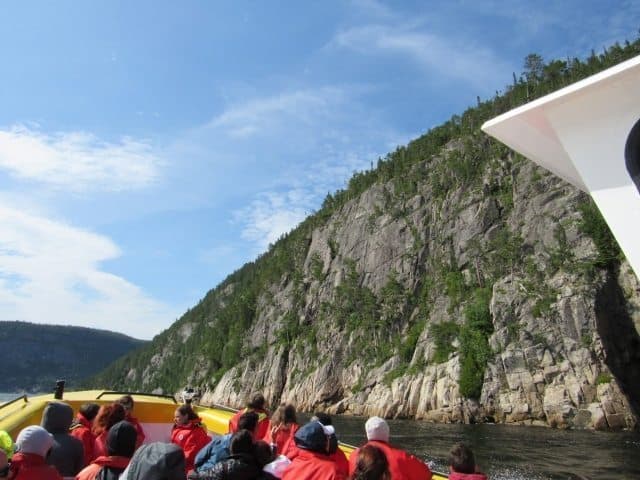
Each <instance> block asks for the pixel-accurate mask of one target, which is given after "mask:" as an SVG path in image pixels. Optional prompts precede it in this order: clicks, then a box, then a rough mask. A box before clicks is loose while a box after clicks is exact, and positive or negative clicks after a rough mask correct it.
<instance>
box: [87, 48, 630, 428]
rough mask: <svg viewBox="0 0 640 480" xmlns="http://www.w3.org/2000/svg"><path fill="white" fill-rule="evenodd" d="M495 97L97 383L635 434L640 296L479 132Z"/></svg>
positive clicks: (354, 184)
mask: <svg viewBox="0 0 640 480" xmlns="http://www.w3.org/2000/svg"><path fill="white" fill-rule="evenodd" d="M634 45H635V44H634ZM530 88H531V86H528V87H527V95H528V94H529V91H530ZM500 102H502V103H504V98H503V97H500V98H497V99H496V100H494V101H493V102H492V103H491V102H490V103H487V104H483V105H479V106H478V108H475V109H470V110H469V111H467V112H465V114H464V115H463V116H462V117H454V118H453V119H452V120H451V121H450V122H447V124H445V125H444V126H443V127H438V128H436V129H433V130H432V131H430V132H429V133H428V134H426V135H425V136H423V137H421V138H420V139H417V140H416V141H414V142H411V143H410V144H409V145H408V146H407V147H403V148H400V149H398V150H397V151H396V152H394V153H393V154H391V155H389V156H388V157H387V158H386V159H385V160H382V161H380V162H379V164H378V167H377V168H376V169H375V170H372V171H369V172H361V173H359V174H356V175H355V176H354V178H352V179H351V182H350V184H349V187H348V188H347V189H346V190H344V191H340V192H337V193H336V194H335V195H333V196H332V195H329V196H328V197H327V199H326V200H325V203H324V205H323V207H322V209H321V210H320V211H319V212H317V213H316V214H314V215H313V216H311V217H310V218H308V219H307V220H305V222H303V223H302V224H301V225H300V226H299V227H298V228H297V229H296V230H294V231H293V232H291V233H290V234H288V235H286V236H284V237H283V238H282V239H281V240H280V241H278V242H277V243H276V244H275V245H273V246H272V247H271V248H270V250H269V251H268V252H267V253H265V254H264V255H263V256H262V257H261V258H259V259H257V260H256V262H252V263H251V264H247V265H246V266H245V267H243V268H242V269H241V270H239V271H238V272H235V273H234V274H232V275H230V276H229V278H228V279H227V280H225V281H224V282H223V283H222V284H221V285H219V286H218V287H217V288H216V289H214V290H212V291H211V292H209V293H208V294H207V295H206V297H205V298H204V299H203V300H202V301H201V302H200V303H199V304H198V305H196V306H195V307H194V308H193V309H192V310H190V311H189V312H187V313H186V314H185V315H184V316H183V318H181V319H180V320H179V321H178V322H176V323H175V324H174V325H173V326H172V327H171V328H170V329H169V330H167V331H166V332H163V333H162V334H161V335H160V336H158V337H156V339H154V341H153V342H152V343H151V345H150V346H149V347H147V348H145V349H143V350H140V351H138V352H136V353H134V354H132V355H130V356H128V357H125V358H123V359H121V360H120V361H118V362H117V363H116V364H114V365H113V366H112V367H111V368H110V369H109V370H107V371H105V372H104V373H103V374H101V375H100V376H98V377H97V378H96V379H95V380H94V383H95V384H100V385H101V386H107V385H108V386H110V387H123V388H142V389H146V390H153V389H161V390H165V391H176V390H179V389H181V387H182V386H184V385H186V384H190V385H193V386H199V387H200V388H201V389H203V390H204V391H205V392H206V393H205V394H204V397H203V401H205V402H216V403H223V404H228V405H232V406H236V407H239V406H241V405H242V404H243V403H244V402H245V401H246V400H247V398H248V397H249V396H250V395H251V393H252V392H256V391H261V392H263V393H264V394H265V396H266V397H267V398H268V400H269V402H270V403H271V404H272V405H275V404H277V403H279V402H293V403H295V404H296V405H297V406H298V408H299V409H301V410H306V411H311V410H314V409H318V408H323V409H326V410H328V411H330V412H335V413H348V414H356V415H373V414H377V415H381V416H385V417H415V418H419V419H427V420H433V421H439V422H484V421H494V422H505V423H524V424H536V425H550V426H556V427H578V428H596V429H609V428H611V429H618V428H635V426H636V424H637V413H638V412H640V403H639V402H640V381H639V380H640V378H638V376H640V368H639V367H640V348H639V335H638V331H639V330H640V328H639V327H640V284H639V283H638V280H637V278H636V277H635V275H634V274H633V272H632V271H631V270H630V268H629V266H628V265H627V264H626V262H625V261H624V259H623V258H621V255H620V254H619V251H618V250H617V246H616V245H615V241H614V240H613V239H612V237H611V234H610V233H609V231H608V229H607V228H606V226H605V224H604V223H603V221H602V219H601V217H599V214H598V212H597V210H596V209H595V207H594V205H593V203H591V201H590V200H589V199H588V198H587V197H586V196H585V195H584V194H582V193H580V192H579V191H577V190H576V189H574V188H573V187H571V186H570V185H568V184H566V183H564V182H563V181H561V180H560V179H558V178H556V177H554V176H553V175H551V174H550V173H548V172H546V171H543V170H541V169H539V168H538V167H536V166H535V165H534V164H533V163H531V162H530V161H528V160H526V159H524V158H521V157H519V156H517V155H515V154H514V153H513V152H511V151H509V150H507V149H506V148H504V147H502V146H500V145H498V144H497V143H495V142H493V141H491V140H490V139H488V138H487V137H486V136H484V135H483V134H481V133H480V132H479V130H478V126H479V125H480V124H481V122H482V120H484V119H486V118H488V117H490V116H492V115H494V114H495V113H498V112H497V111H496V108H497V107H496V105H497V104H499V103H500ZM503 107H508V105H506V106H505V105H503ZM498 111H499V110H498Z"/></svg>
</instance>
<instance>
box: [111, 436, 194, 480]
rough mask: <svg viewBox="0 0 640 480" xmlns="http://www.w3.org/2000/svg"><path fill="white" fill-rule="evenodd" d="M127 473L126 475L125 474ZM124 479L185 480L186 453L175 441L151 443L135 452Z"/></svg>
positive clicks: (123, 475)
mask: <svg viewBox="0 0 640 480" xmlns="http://www.w3.org/2000/svg"><path fill="white" fill-rule="evenodd" d="M125 474H126V476H125ZM120 478H122V479H123V480H124V479H126V480H185V479H186V478H187V476H186V474H185V466H184V453H183V451H182V449H181V448H180V447H179V446H177V445H175V444H173V443H162V442H156V443H149V444H146V445H142V446H141V447H140V448H139V449H138V450H136V453H134V455H133V458H132V459H131V462H130V463H129V466H128V467H127V469H126V470H125V471H124V472H123V473H122V476H121V477H120Z"/></svg>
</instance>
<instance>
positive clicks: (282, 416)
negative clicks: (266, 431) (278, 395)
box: [271, 403, 298, 427]
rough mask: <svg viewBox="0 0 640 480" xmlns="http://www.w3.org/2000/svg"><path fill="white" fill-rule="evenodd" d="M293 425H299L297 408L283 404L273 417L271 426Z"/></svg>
mask: <svg viewBox="0 0 640 480" xmlns="http://www.w3.org/2000/svg"><path fill="white" fill-rule="evenodd" d="M291 423H298V419H297V417H296V407H294V406H293V405H291V404H290V403H289V404H286V405H285V404H284V403H281V404H280V406H279V407H278V408H277V409H276V411H275V412H274V413H273V415H272V416H271V425H272V426H274V427H276V426H278V425H288V424H291Z"/></svg>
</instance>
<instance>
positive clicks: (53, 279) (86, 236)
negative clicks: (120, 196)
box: [0, 205, 177, 338]
mask: <svg viewBox="0 0 640 480" xmlns="http://www.w3.org/2000/svg"><path fill="white" fill-rule="evenodd" d="M120 253H121V252H120V250H119V249H118V247H117V246H116V245H115V244H114V243H113V242H112V241H111V240H109V239H108V238H105V237H102V236H100V235H96V234H94V233H91V232H87V231H84V230H80V229H78V228H75V227H72V226H69V225H66V224H64V223H60V222H56V221H54V220H50V219H47V218H44V217H40V216H37V215H32V214H29V213H25V212H24V211H23V210H18V209H13V208H10V207H7V206H2V205H0V318H2V319H5V320H8V319H11V320H24V321H30V322H35V323H56V324H68V325H83V326H90V327H95V328H103V329H109V330H116V331H121V332H124V333H127V334H129V335H133V336H136V337H138V338H149V337H150V336H151V335H154V334H156V333H157V332H158V331H159V330H160V329H162V328H165V327H166V326H168V325H169V324H170V322H171V321H173V320H174V319H175V318H176V313H177V312H175V311H172V310H171V309H170V308H168V307H167V306H165V305H163V304H161V303H159V302H157V301H155V300H153V299H152V298H150V297H148V296H147V295H145V293H144V292H143V291H142V290H141V289H140V288H139V287H137V286H136V285H133V284H131V283H129V282H128V281H126V280H125V279H123V278H121V277H118V276H116V275H113V274H111V273H108V272H106V271H104V270H102V269H101V266H100V264H101V263H102V262H105V261H107V260H110V259H114V258H117V257H118V256H119V255H120Z"/></svg>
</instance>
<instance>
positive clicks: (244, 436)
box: [229, 430, 253, 455]
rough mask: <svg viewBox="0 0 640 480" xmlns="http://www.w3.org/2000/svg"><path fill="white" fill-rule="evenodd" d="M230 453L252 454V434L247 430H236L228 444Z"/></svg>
mask: <svg viewBox="0 0 640 480" xmlns="http://www.w3.org/2000/svg"><path fill="white" fill-rule="evenodd" d="M229 451H230V452H231V455H241V454H245V455H251V454H253V434H252V433H251V432H250V431H249V430H238V431H237V432H236V433H234V434H233V436H232V437H231V443H230V444H229Z"/></svg>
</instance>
